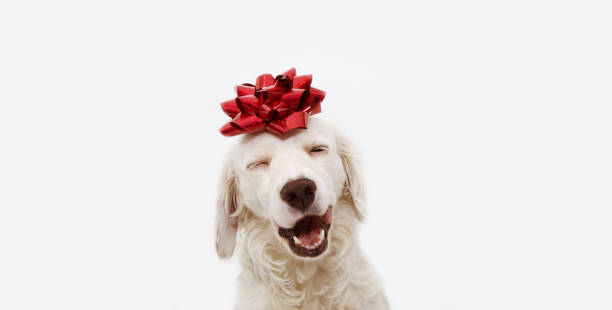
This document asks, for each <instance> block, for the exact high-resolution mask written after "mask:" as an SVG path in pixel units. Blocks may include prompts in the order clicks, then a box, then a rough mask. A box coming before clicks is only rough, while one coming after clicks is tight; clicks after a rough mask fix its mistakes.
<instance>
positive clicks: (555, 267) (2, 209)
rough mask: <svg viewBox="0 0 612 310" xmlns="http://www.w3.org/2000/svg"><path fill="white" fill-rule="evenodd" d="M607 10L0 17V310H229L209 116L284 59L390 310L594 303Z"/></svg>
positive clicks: (9, 8) (41, 12)
mask: <svg viewBox="0 0 612 310" xmlns="http://www.w3.org/2000/svg"><path fill="white" fill-rule="evenodd" d="M606 2H607V1H503V2H502V1H402V2H400V1H398V2H387V1H368V2H361V3H360V2H357V1H351V2H344V3H341V2H338V1H327V2H316V1H300V2H295V1H293V2H290V1H274V2H267V1H264V0H261V1H248V2H240V3H236V2H232V1H215V2H214V3H212V2H211V3H206V1H39V2H36V1H24V0H21V1H11V0H9V1H6V0H4V1H2V2H1V3H0V309H6V310H12V309H62V310H66V309H79V310H81V309H126V310H134V309H146V310H151V309H229V308H230V307H231V305H232V304H233V298H234V296H235V280H234V277H235V276H236V274H237V272H238V265H237V263H236V262H235V261H230V262H229V263H228V262H221V261H219V260H218V259H217V257H216V254H215V252H214V246H213V237H214V236H213V216H214V201H215V194H216V193H215V190H216V183H217V176H218V173H219V170H220V165H221V163H222V162H223V159H224V157H225V155H226V151H227V149H228V148H229V147H230V145H231V144H232V143H233V142H234V141H235V140H236V139H232V138H225V137H223V136H221V135H220V134H219V133H218V131H217V130H218V128H219V127H221V125H223V123H224V122H225V121H227V117H226V116H225V115H224V114H223V113H222V112H221V110H220V109H219V106H218V103H220V102H222V101H224V100H227V99H230V98H232V97H233V96H234V91H233V86H234V85H235V84H238V83H244V82H254V80H255V78H256V76H257V75H258V74H261V73H266V72H270V73H272V74H278V73H281V72H283V71H285V70H286V69H288V68H290V67H292V66H295V67H296V68H297V70H298V74H308V73H312V74H313V75H314V81H313V86H315V87H317V88H320V89H323V90H325V91H327V97H326V99H325V100H324V101H323V109H324V111H323V113H322V114H321V115H320V117H322V118H325V119H327V120H329V121H331V122H333V123H335V124H336V125H337V126H338V127H340V128H341V129H343V130H344V131H346V132H348V134H349V136H350V137H352V138H353V140H354V141H355V142H356V144H357V145H358V147H359V149H360V150H361V153H362V157H363V166H364V170H365V175H366V185H367V192H368V201H369V204H368V205H369V210H370V216H369V218H368V220H367V221H366V222H365V223H364V225H363V226H362V229H361V236H362V240H361V241H362V245H363V247H364V249H365V251H366V253H367V255H368V256H369V258H370V259H371V261H372V262H373V264H374V265H375V266H376V268H377V270H378V271H379V272H380V274H381V277H382V279H383V281H384V284H385V287H386V292H387V295H388V297H389V299H390V301H391V303H392V306H393V309H419V310H429V309H436V310H438V309H444V310H445V309H466V310H474V309H486V310H489V309H508V310H510V309H517V310H518V309H520V310H528V309H534V310H536V309H537V310H540V309H589V310H597V309H612V224H611V223H612V212H611V208H612V193H611V192H612V160H611V159H612V123H611V119H612V88H611V85H612V61H611V59H612V57H611V55H612V44H611V41H612V40H611V38H612V21H611V20H612V19H611V18H610V16H611V15H612V10H610V7H609V6H607V4H609V3H606Z"/></svg>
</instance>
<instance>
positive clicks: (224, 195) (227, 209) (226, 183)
mask: <svg viewBox="0 0 612 310" xmlns="http://www.w3.org/2000/svg"><path fill="white" fill-rule="evenodd" d="M238 196H239V195H238V185H237V183H236V176H235V174H234V171H233V169H232V165H231V163H229V162H228V163H226V164H225V166H224V167H223V171H222V173H221V180H220V182H219V196H218V198H217V220H216V234H217V236H216V248H217V254H218V255H219V257H220V258H229V257H231V256H232V253H234V247H235V245H236V232H237V230H238V219H237V217H238V214H239V208H238V207H239V205H240V202H239V201H238V200H239V197H238Z"/></svg>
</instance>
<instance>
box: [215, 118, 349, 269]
mask: <svg viewBox="0 0 612 310" xmlns="http://www.w3.org/2000/svg"><path fill="white" fill-rule="evenodd" d="M347 147H348V145H346V141H345V140H343V139H341V138H339V137H338V135H337V133H336V132H335V130H334V129H333V128H332V127H331V126H329V125H328V124H326V123H324V122H322V121H320V120H318V119H311V122H310V125H309V128H308V129H307V130H301V129H298V130H294V131H292V132H291V133H289V134H286V135H284V136H282V137H279V136H276V135H274V134H271V133H267V132H260V133H256V134H251V135H247V136H245V137H243V138H242V139H241V140H240V142H239V143H238V144H237V145H236V146H235V147H234V148H233V149H232V151H231V154H230V163H229V166H228V167H227V170H228V171H226V172H225V175H224V180H223V182H222V192H224V193H222V196H221V197H220V203H219V207H220V208H223V210H218V212H221V213H222V216H221V217H220V216H218V217H217V219H218V221H225V220H226V219H225V218H224V216H229V221H228V222H227V223H224V222H221V223H218V234H219V233H223V230H224V229H226V230H227V228H229V233H230V238H235V231H231V230H232V229H234V230H235V229H236V228H237V227H234V226H236V225H237V223H236V222H235V221H234V222H232V219H231V216H232V214H234V215H235V214H236V213H238V212H239V211H240V210H239V209H240V208H247V209H248V210H249V211H250V212H252V213H253V214H254V215H255V216H257V217H259V218H262V219H267V220H268V221H269V222H270V223H271V225H270V227H271V229H270V230H271V231H270V233H271V234H274V235H275V236H276V237H277V238H278V239H279V240H280V241H281V242H282V243H283V244H285V245H286V248H287V249H288V250H289V251H290V252H291V253H292V254H293V255H295V256H297V257H300V258H308V257H310V258H313V257H318V256H321V255H322V254H324V253H325V252H326V250H327V248H328V244H329V240H330V237H329V236H330V233H332V231H331V227H332V225H333V209H334V207H335V206H336V202H337V201H338V199H340V198H341V197H342V195H344V194H347V193H348V194H349V195H350V194H354V193H355V192H356V188H357V187H358V186H357V184H355V183H356V182H357V176H356V174H355V172H356V169H355V167H354V166H353V161H352V157H351V156H350V155H351V153H350V151H349V150H348V149H347ZM351 183H352V186H351ZM351 189H352V193H351ZM228 195H229V196H228ZM353 196H354V195H353ZM353 198H354V197H353ZM353 200H356V199H353ZM232 204H233V205H232ZM355 208H356V211H357V216H360V215H361V214H360V212H361V211H360V210H359V209H357V208H358V206H355ZM223 239H224V236H221V235H218V239H217V249H218V251H219V255H220V256H222V257H226V256H229V255H231V250H233V246H234V244H233V242H234V241H233V240H229V241H231V245H229V246H226V245H224V244H219V243H220V242H221V243H223V242H225V243H227V242H228V240H223ZM230 246H231V249H230V248H228V247H230ZM223 254H229V255H223Z"/></svg>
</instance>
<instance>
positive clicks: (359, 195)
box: [336, 133, 366, 221]
mask: <svg viewBox="0 0 612 310" xmlns="http://www.w3.org/2000/svg"><path fill="white" fill-rule="evenodd" d="M336 142H337V144H338V155H340V159H341V160H342V167H343V168H344V173H345V175H346V182H345V184H344V191H345V193H346V194H348V197H349V198H350V200H351V202H352V204H353V207H354V208H355V212H356V214H357V218H358V219H359V220H361V221H363V219H364V218H365V215H366V210H365V201H364V200H365V197H364V196H365V195H364V190H363V182H362V180H361V173H360V171H359V164H358V163H357V162H358V160H357V153H356V151H355V148H354V147H353V145H352V144H351V143H350V142H349V140H348V139H347V138H346V137H345V136H343V135H342V134H340V133H336Z"/></svg>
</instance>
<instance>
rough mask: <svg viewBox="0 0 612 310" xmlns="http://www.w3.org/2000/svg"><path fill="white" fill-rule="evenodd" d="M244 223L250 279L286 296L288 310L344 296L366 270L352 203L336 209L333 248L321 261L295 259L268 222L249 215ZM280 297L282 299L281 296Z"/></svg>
mask: <svg viewBox="0 0 612 310" xmlns="http://www.w3.org/2000/svg"><path fill="white" fill-rule="evenodd" d="M245 216H246V217H249V218H248V219H245V220H244V221H241V225H240V226H241V239H242V240H241V242H240V262H241V264H242V268H243V272H246V273H250V276H249V278H250V279H255V280H259V281H260V282H261V283H263V284H265V285H268V286H270V290H269V293H270V294H279V295H282V298H278V300H283V301H284V302H286V303H287V304H286V305H279V306H285V307H291V306H299V305H300V304H301V303H303V302H304V300H307V299H309V298H313V297H316V296H336V295H337V296H340V295H341V294H342V292H341V290H342V289H343V288H345V287H346V284H347V282H351V281H353V279H352V278H351V275H352V274H355V273H354V272H353V271H355V270H356V269H359V268H360V266H363V258H362V255H361V253H360V249H359V247H358V244H357V238H356V235H355V226H356V223H357V217H356V216H355V213H354V209H353V208H352V206H351V205H350V202H347V201H339V202H338V204H337V206H336V208H334V220H333V223H332V228H331V230H330V238H331V239H330V247H329V248H328V250H327V253H325V254H324V255H323V256H322V257H320V258H315V259H308V260H303V259H300V258H298V257H295V256H294V255H293V254H291V253H290V252H289V249H288V247H287V246H286V245H284V244H283V243H282V242H283V241H281V240H279V238H278V237H276V236H275V235H274V233H273V231H274V228H273V227H272V225H271V223H270V222H269V221H268V220H265V219H261V218H258V217H256V216H255V215H253V214H250V213H249V214H246V215H245ZM279 297H280V296H279Z"/></svg>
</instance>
